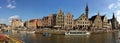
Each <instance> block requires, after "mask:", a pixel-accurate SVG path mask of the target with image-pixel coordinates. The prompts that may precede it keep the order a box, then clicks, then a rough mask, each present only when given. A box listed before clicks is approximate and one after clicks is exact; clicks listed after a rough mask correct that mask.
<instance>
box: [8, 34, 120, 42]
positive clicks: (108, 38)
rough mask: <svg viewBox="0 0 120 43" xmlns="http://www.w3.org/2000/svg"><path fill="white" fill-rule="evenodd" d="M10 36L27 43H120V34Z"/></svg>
mask: <svg viewBox="0 0 120 43" xmlns="http://www.w3.org/2000/svg"><path fill="white" fill-rule="evenodd" d="M10 35H11V36H14V37H15V38H18V39H20V40H22V41H24V42H25V43H120V39H119V38H120V32H110V33H93V34H91V35H89V36H65V35H51V36H43V35H42V34H30V33H12V34H10Z"/></svg>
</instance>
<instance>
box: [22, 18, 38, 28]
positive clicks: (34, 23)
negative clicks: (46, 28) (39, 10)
mask: <svg viewBox="0 0 120 43" xmlns="http://www.w3.org/2000/svg"><path fill="white" fill-rule="evenodd" d="M37 24H38V19H32V20H27V21H25V23H24V26H25V27H27V28H30V29H32V28H33V29H36V28H37Z"/></svg>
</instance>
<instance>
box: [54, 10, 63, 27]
mask: <svg viewBox="0 0 120 43" xmlns="http://www.w3.org/2000/svg"><path fill="white" fill-rule="evenodd" d="M56 26H58V27H61V28H64V12H63V11H62V9H61V8H60V11H59V12H58V13H57V15H56Z"/></svg>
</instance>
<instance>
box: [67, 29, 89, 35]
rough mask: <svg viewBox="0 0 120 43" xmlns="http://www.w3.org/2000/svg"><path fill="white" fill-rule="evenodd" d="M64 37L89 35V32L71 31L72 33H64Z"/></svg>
mask: <svg viewBox="0 0 120 43" xmlns="http://www.w3.org/2000/svg"><path fill="white" fill-rule="evenodd" d="M65 35H90V32H88V31H78V30H77V31H76V30H72V31H67V32H65Z"/></svg>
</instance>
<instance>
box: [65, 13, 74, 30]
mask: <svg viewBox="0 0 120 43" xmlns="http://www.w3.org/2000/svg"><path fill="white" fill-rule="evenodd" d="M64 19H65V20H64V26H65V29H72V28H73V25H74V18H73V15H71V13H70V12H68V13H67V14H66V16H65V18H64Z"/></svg>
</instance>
